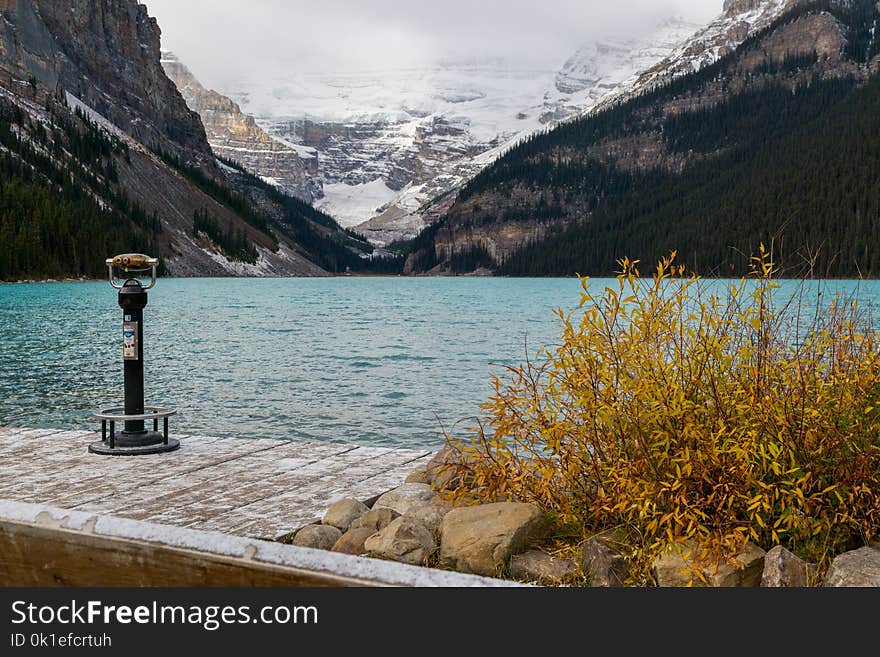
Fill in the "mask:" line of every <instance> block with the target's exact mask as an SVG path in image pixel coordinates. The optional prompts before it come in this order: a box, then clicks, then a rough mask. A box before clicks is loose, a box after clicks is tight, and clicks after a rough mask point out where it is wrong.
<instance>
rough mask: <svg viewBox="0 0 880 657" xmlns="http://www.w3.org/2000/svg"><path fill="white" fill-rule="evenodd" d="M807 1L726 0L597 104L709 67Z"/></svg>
mask: <svg viewBox="0 0 880 657" xmlns="http://www.w3.org/2000/svg"><path fill="white" fill-rule="evenodd" d="M804 2H805V0H725V2H724V8H723V11H722V13H721V15H720V16H718V18H716V19H715V20H714V21H712V22H711V23H709V25H707V26H706V27H704V28H702V29H700V30H698V31H697V32H696V33H695V34H693V36H691V37H690V38H689V39H686V40H684V41H682V42H681V43H680V44H679V45H678V47H676V48H674V49H673V51H672V52H671V53H670V54H669V55H668V56H666V57H665V58H661V59H660V60H658V63H657V64H656V65H654V66H650V67H646V68H644V69H643V70H642V72H641V73H640V74H639V75H637V76H636V78H635V80H633V82H632V84H631V85H628V86H627V85H624V86H623V87H622V88H621V90H620V91H619V92H618V93H615V94H613V95H610V96H609V97H608V98H606V99H605V101H603V103H601V104H600V105H599V106H598V107H601V106H602V105H604V104H605V103H607V102H610V101H612V100H619V99H620V98H621V97H625V96H626V95H628V94H631V93H633V92H641V91H644V90H645V89H650V88H651V87H653V86H656V85H658V84H662V83H663V82H665V81H668V80H670V79H672V78H675V77H678V76H680V75H686V74H688V73H692V72H693V71H698V70H700V69H701V68H703V67H705V66H708V65H710V64H712V63H714V62H716V61H718V59H720V58H721V57H723V56H724V55H726V54H728V53H730V52H732V51H733V50H735V49H736V48H737V47H739V45H740V44H741V43H742V42H743V41H745V40H746V39H747V38H748V37H749V36H750V35H751V34H754V33H755V32H758V31H760V30H762V29H763V28H765V27H767V26H768V25H770V24H771V23H772V22H773V21H774V20H776V19H777V18H779V17H780V16H781V15H782V14H784V13H785V12H786V11H788V10H789V9H792V8H793V7H795V6H796V5H798V4H803V3H804Z"/></svg>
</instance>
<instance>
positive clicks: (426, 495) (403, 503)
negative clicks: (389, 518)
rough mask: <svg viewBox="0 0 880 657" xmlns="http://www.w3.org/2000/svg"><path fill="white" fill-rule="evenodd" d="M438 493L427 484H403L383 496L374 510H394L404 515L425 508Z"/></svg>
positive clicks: (374, 506)
mask: <svg viewBox="0 0 880 657" xmlns="http://www.w3.org/2000/svg"><path fill="white" fill-rule="evenodd" d="M435 495H436V493H435V492H434V491H433V489H432V488H431V487H430V486H428V485H427V484H403V485H401V486H398V487H397V488H395V489H394V490H392V491H389V492H387V493H385V494H384V495H382V497H380V498H379V499H378V500H376V503H375V504H374V505H373V508H374V509H392V510H393V511H397V512H398V513H399V514H401V515H403V514H404V513H406V512H407V511H409V510H410V509H413V508H417V507H421V506H425V505H426V504H427V503H428V502H430V501H431V500H432V499H433V498H434V496H435Z"/></svg>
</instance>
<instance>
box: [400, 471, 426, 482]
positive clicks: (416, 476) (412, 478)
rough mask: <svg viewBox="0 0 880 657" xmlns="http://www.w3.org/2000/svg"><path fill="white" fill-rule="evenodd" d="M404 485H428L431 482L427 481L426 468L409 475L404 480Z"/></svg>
mask: <svg viewBox="0 0 880 657" xmlns="http://www.w3.org/2000/svg"><path fill="white" fill-rule="evenodd" d="M404 483H405V484H430V483H431V481H430V479H428V469H427V468H418V469H416V470H413V471H412V472H411V473H409V476H407V478H406V479H404Z"/></svg>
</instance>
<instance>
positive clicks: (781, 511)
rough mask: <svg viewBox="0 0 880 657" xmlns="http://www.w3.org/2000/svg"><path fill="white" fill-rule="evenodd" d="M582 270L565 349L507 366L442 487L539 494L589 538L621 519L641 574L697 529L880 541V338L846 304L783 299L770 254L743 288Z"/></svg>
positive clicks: (715, 554) (744, 537)
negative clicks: (588, 275) (606, 277)
mask: <svg viewBox="0 0 880 657" xmlns="http://www.w3.org/2000/svg"><path fill="white" fill-rule="evenodd" d="M674 258H675V254H672V256H670V257H669V258H666V259H664V260H663V261H662V262H661V263H660V264H659V266H658V267H657V270H656V271H655V272H654V273H653V275H652V276H651V277H650V278H645V277H642V276H641V275H640V273H639V271H638V268H637V264H638V263H636V262H631V261H628V260H624V261H622V262H621V263H620V264H621V270H622V271H621V273H620V275H619V277H618V278H617V281H616V284H615V285H613V286H611V287H606V288H605V289H604V290H601V291H598V292H597V291H594V289H593V286H592V284H591V282H590V280H589V279H582V288H583V293H582V299H581V309H580V310H579V311H578V312H577V313H574V314H573V313H564V312H562V311H558V315H559V318H560V320H561V324H562V336H561V344H560V345H559V346H558V347H556V348H554V349H552V350H549V349H545V350H544V351H543V352H542V353H540V354H539V356H538V358H537V359H536V360H534V361H527V362H525V363H523V364H522V365H520V366H518V367H512V368H508V371H507V373H506V374H505V376H504V377H503V378H499V377H496V378H495V381H494V387H495V392H494V394H493V395H492V397H491V398H490V399H489V401H488V402H487V403H486V404H484V406H483V407H482V410H483V417H482V418H481V421H480V426H479V427H477V428H475V429H473V430H472V431H471V432H470V434H469V436H468V438H467V439H465V440H457V441H456V440H453V439H451V438H450V440H452V441H453V443H454V444H456V445H457V447H458V449H459V450H460V452H461V456H462V458H461V459H460V461H461V462H460V463H459V464H458V465H454V466H452V467H454V468H456V469H457V470H458V473H457V474H459V475H462V476H459V477H454V478H451V479H450V481H451V483H450V484H448V486H447V488H448V491H447V492H448V493H449V494H450V495H452V496H457V497H469V498H471V499H475V500H494V499H498V498H512V499H518V500H522V501H528V502H533V503H535V504H537V505H538V506H540V507H541V508H543V509H545V510H546V511H547V512H549V513H551V514H553V515H554V516H555V517H556V518H557V520H558V522H559V523H560V524H562V525H568V526H569V527H574V528H576V531H577V532H578V533H581V534H582V535H583V536H588V535H591V534H593V533H596V532H599V531H602V530H606V529H610V528H625V529H627V530H628V532H627V534H628V535H630V536H632V537H633V540H632V543H633V544H632V545H631V546H630V552H629V553H628V557H629V559H630V564H631V570H632V573H633V579H634V581H633V583H641V584H645V583H651V581H652V564H653V561H654V558H655V557H656V556H657V555H658V554H659V553H660V552H661V550H662V549H663V548H664V546H666V545H668V544H669V543H671V542H676V541H681V540H686V539H687V540H690V541H695V542H696V544H697V545H698V546H699V547H700V550H699V558H700V560H701V562H705V561H712V562H713V563H715V564H718V563H721V562H722V561H723V560H725V559H727V560H730V559H731V558H732V557H733V555H735V554H737V553H738V552H739V551H740V550H741V549H742V547H743V546H744V545H745V543H746V542H748V541H751V542H753V543H755V544H758V545H759V546H761V547H763V548H764V549H769V548H771V547H772V546H774V545H777V544H781V545H784V546H785V547H787V548H788V549H790V550H792V551H793V552H795V553H796V554H798V555H799V556H801V557H803V558H805V559H807V560H809V561H812V562H815V563H818V564H819V566H820V569H819V572H822V571H823V570H824V569H825V568H827V566H828V564H829V562H830V559H831V558H833V557H834V556H835V555H836V554H838V553H840V552H841V551H844V550H847V549H851V548H854V547H860V546H861V545H864V544H865V543H866V542H870V541H873V540H877V539H878V538H880V438H878V435H880V362H878V361H880V335H878V333H876V332H874V331H873V330H871V328H870V321H869V320H870V318H869V317H868V316H867V315H866V314H865V313H864V312H863V309H860V307H859V306H858V304H857V303H856V302H855V301H854V300H853V299H850V298H845V297H843V296H840V295H836V296H834V297H833V298H830V299H824V298H820V297H818V294H817V296H816V297H815V298H811V297H810V296H809V295H810V294H811V292H810V291H811V290H813V291H815V290H816V289H817V288H815V287H814V286H811V285H808V284H806V283H803V284H802V285H801V286H800V287H799V292H798V293H797V294H793V295H791V294H789V295H785V294H782V293H781V292H780V290H779V284H778V283H777V281H776V280H775V278H774V276H775V274H776V272H775V271H774V268H773V265H772V264H771V263H770V261H769V256H768V254H767V253H766V251H765V250H764V248H763V247H762V248H761V251H760V254H759V255H758V256H757V257H755V258H753V263H754V264H753V275H752V276H751V277H748V278H744V279H742V280H741V281H738V282H736V283H719V282H717V281H714V282H710V281H705V280H701V279H700V278H698V277H696V276H688V277H685V276H684V272H683V271H682V270H681V269H679V268H677V267H676V266H675V264H674Z"/></svg>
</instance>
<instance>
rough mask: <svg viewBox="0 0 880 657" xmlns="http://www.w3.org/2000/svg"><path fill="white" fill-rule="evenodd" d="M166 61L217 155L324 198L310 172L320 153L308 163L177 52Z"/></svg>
mask: <svg viewBox="0 0 880 657" xmlns="http://www.w3.org/2000/svg"><path fill="white" fill-rule="evenodd" d="M161 62H162V67H163V68H164V69H165V73H166V74H167V75H168V77H169V78H170V79H171V80H172V81H173V82H174V84H175V85H177V88H178V90H179V91H180V93H181V94H182V95H183V98H184V100H186V104H187V105H188V106H189V108H190V109H192V110H193V111H195V112H197V113H198V114H199V116H200V117H201V119H202V123H203V124H204V126H205V132H206V133H207V138H208V143H210V145H211V148H212V149H213V151H214V153H216V154H217V155H219V156H220V157H223V158H226V159H228V160H232V161H235V162H237V163H239V164H240V165H241V166H243V167H244V168H245V169H247V170H248V171H250V172H252V173H254V174H256V175H258V176H260V177H262V178H263V179H265V180H267V181H268V182H271V183H272V184H274V185H275V186H277V187H279V188H280V189H282V190H283V191H285V192H287V193H288V194H290V195H292V196H296V197H297V198H300V199H302V200H304V201H306V202H308V203H311V202H312V201H313V200H315V199H316V198H319V197H320V196H322V191H321V185H320V182H319V181H317V180H313V179H311V178H310V176H309V173H310V172H309V171H308V169H309V167H311V173H316V172H317V156H316V155H315V156H314V157H310V158H309V161H308V162H304V161H303V159H302V158H301V157H300V154H299V152H298V151H297V150H296V148H294V147H293V146H290V145H287V144H284V143H282V142H281V141H278V140H277V139H274V138H272V137H270V136H269V135H268V134H267V133H266V132H265V131H264V130H263V129H262V128H260V127H259V126H258V125H257V123H256V121H254V118H253V117H252V116H250V115H248V114H245V113H244V112H242V111H241V108H240V107H239V105H238V104H237V103H236V102H235V101H233V100H232V99H230V98H227V97H226V96H224V95H223V94H220V93H218V92H216V91H214V90H213V89H207V88H205V87H204V86H203V85H202V84H201V82H199V81H198V79H196V77H195V76H194V75H193V74H192V72H191V71H190V70H189V68H187V67H186V66H185V65H184V64H183V62H181V61H180V60H179V59H178V58H177V56H176V55H175V54H174V53H172V52H163V53H162V60H161ZM302 150H303V152H306V151H307V149H302Z"/></svg>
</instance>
